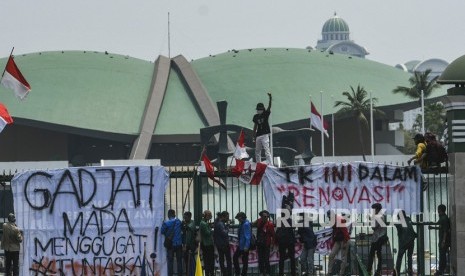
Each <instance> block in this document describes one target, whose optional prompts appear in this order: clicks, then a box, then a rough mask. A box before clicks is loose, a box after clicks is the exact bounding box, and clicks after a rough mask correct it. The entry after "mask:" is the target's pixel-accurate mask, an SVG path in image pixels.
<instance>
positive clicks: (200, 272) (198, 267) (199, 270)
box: [195, 248, 203, 276]
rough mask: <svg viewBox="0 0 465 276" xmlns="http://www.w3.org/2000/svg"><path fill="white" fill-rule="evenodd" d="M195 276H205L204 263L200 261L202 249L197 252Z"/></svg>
mask: <svg viewBox="0 0 465 276" xmlns="http://www.w3.org/2000/svg"><path fill="white" fill-rule="evenodd" d="M195 276H203V269H202V262H201V261H200V248H199V250H197V258H195Z"/></svg>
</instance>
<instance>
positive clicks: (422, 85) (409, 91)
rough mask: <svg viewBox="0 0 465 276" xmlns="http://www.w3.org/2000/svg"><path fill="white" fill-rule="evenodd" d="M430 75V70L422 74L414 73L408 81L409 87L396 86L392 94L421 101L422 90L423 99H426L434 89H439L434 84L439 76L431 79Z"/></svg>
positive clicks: (437, 85) (436, 84)
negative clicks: (399, 94)
mask: <svg viewBox="0 0 465 276" xmlns="http://www.w3.org/2000/svg"><path fill="white" fill-rule="evenodd" d="M430 73H431V69H427V70H425V71H424V72H414V74H413V76H411V77H410V78H409V80H408V81H409V83H410V85H411V86H410V87H406V86H397V87H396V88H395V89H394V90H392V92H393V93H394V94H397V93H401V94H404V95H405V96H407V97H409V98H410V99H414V100H416V99H421V91H422V90H423V95H424V97H425V98H428V97H429V96H430V95H431V93H432V92H433V91H434V89H436V88H438V87H439V84H438V83H436V80H437V79H438V77H439V76H436V77H434V78H431V77H430V75H429V74H430ZM420 104H421V103H420Z"/></svg>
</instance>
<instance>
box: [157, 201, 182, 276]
mask: <svg viewBox="0 0 465 276" xmlns="http://www.w3.org/2000/svg"><path fill="white" fill-rule="evenodd" d="M181 228H182V222H181V221H180V220H179V219H178V218H177V217H176V212H175V211H174V210H173V209H170V210H168V220H166V221H164V222H163V224H162V226H161V234H162V235H164V236H165V242H164V246H165V248H166V251H167V252H166V253H167V259H168V276H172V275H174V272H173V266H174V256H175V255H176V262H177V274H178V275H180V274H182V234H181V232H182V229H181Z"/></svg>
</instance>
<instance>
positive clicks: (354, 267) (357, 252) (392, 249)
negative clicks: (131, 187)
mask: <svg viewBox="0 0 465 276" xmlns="http://www.w3.org/2000/svg"><path fill="white" fill-rule="evenodd" d="M169 171H170V183H169V185H168V187H167V190H166V193H165V214H166V211H167V210H168V209H174V210H175V211H176V214H177V216H178V217H182V213H183V212H184V211H191V212H192V214H193V218H194V220H195V221H196V222H197V223H198V222H199V221H200V219H201V214H202V212H203V211H204V210H210V211H211V212H212V213H213V214H216V213H217V212H221V211H228V212H229V213H230V215H231V217H232V218H233V217H234V215H235V214H236V213H237V212H239V211H242V212H245V214H246V215H247V217H248V219H249V220H250V221H254V220H255V219H257V218H258V213H259V212H260V211H261V210H264V209H266V208H267V207H266V202H265V199H264V196H263V186H262V185H247V184H243V183H241V182H240V181H239V180H238V179H237V178H234V177H231V176H230V175H228V173H226V172H224V173H220V174H219V175H218V177H219V179H221V181H222V182H223V183H224V184H225V186H226V187H227V189H226V190H224V189H222V188H220V187H219V186H218V185H217V184H216V183H213V182H212V181H211V180H209V179H208V177H206V175H203V174H202V175H198V174H197V173H196V172H195V171H194V168H193V167H174V168H169ZM424 176H425V177H426V180H427V186H426V187H425V189H424V191H423V192H422V193H421V210H422V212H421V214H417V215H412V220H413V223H414V225H415V226H416V231H417V234H418V238H417V240H416V241H415V251H414V252H415V253H414V270H415V271H417V274H418V275H432V274H434V272H435V271H436V269H437V266H438V264H439V260H438V256H439V248H438V231H437V230H434V229H431V226H435V225H436V221H437V220H438V215H437V213H436V209H437V206H438V205H439V204H444V205H446V206H447V207H449V206H448V204H447V200H448V188H447V187H448V181H449V177H448V174H447V170H444V169H436V170H430V171H424ZM11 178H12V175H0V184H1V185H0V208H1V210H0V217H2V218H3V222H4V221H5V220H6V217H7V215H8V213H9V212H11V211H13V199H12V193H11V189H10V185H9V183H10V181H11ZM388 220H389V218H388ZM235 225H237V223H236V224H233V225H232V227H231V228H232V231H233V232H235V231H236V230H235ZM0 229H1V227H0ZM319 229H321V226H318V227H315V228H314V231H318V230H319ZM254 231H255V230H254ZM371 232H372V230H371V229H370V227H361V226H359V227H355V228H353V230H352V233H351V237H352V239H351V240H352V242H351V252H352V254H351V257H350V262H349V264H350V266H351V268H350V269H351V271H352V272H354V271H357V273H361V272H360V269H361V268H360V263H364V264H366V262H367V259H368V252H369V245H370V242H369V239H370V234H371ZM388 237H389V243H388V244H387V245H386V246H385V247H384V249H383V250H384V251H383V252H385V254H383V256H384V257H383V268H384V270H385V272H389V271H390V270H392V269H393V268H394V266H395V262H396V257H397V252H398V239H397V232H396V230H395V228H394V227H390V228H389V230H388ZM327 264H328V260H327V257H326V256H320V255H317V254H316V255H315V262H314V265H315V267H317V268H318V269H320V272H321V273H322V274H323V273H325V272H326V270H327ZM374 267H375V266H374ZM405 267H406V257H404V260H403V265H402V271H403V270H404V269H405ZM273 269H274V270H275V271H276V269H277V266H274V268H273ZM250 271H251V274H254V273H257V274H258V271H257V270H256V269H253V268H252V269H250ZM316 275H318V274H316ZM360 275H361V274H360Z"/></svg>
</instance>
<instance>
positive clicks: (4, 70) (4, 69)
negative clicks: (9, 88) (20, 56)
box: [2, 47, 15, 78]
mask: <svg viewBox="0 0 465 276" xmlns="http://www.w3.org/2000/svg"><path fill="white" fill-rule="evenodd" d="M14 49H15V47H13V49H11V52H10V55H9V56H8V60H9V59H10V58H11V56H12V55H13V50H14ZM6 63H7V64H8V61H7V62H6ZM5 72H6V64H5V68H3V73H2V78H3V75H5Z"/></svg>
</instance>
